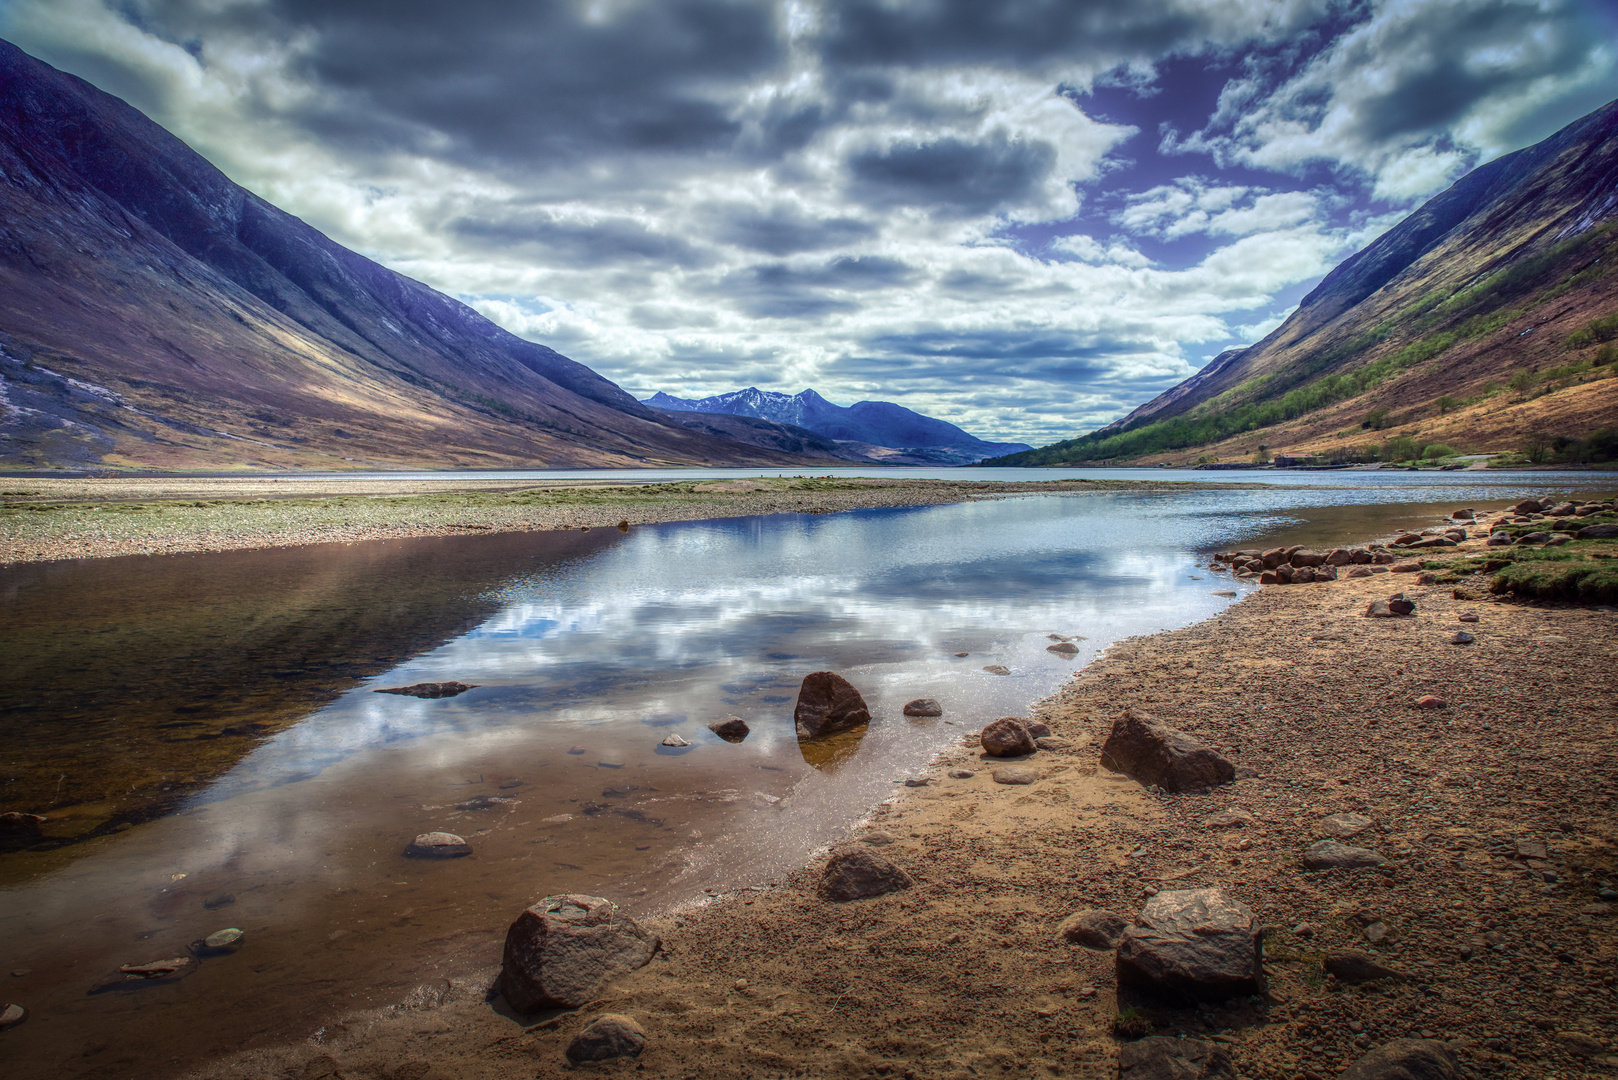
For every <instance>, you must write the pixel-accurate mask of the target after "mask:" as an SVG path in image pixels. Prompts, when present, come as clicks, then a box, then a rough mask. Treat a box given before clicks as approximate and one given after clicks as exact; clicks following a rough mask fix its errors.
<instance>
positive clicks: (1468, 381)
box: [985, 106, 1618, 465]
mask: <svg viewBox="0 0 1618 1080" xmlns="http://www.w3.org/2000/svg"><path fill="white" fill-rule="evenodd" d="M1581 125H1582V127H1581ZM1575 129H1578V130H1575ZM1615 129H1618V108H1615V107H1614V106H1608V107H1607V108H1606V109H1604V110H1601V111H1599V112H1598V113H1596V114H1592V116H1591V117H1587V118H1586V119H1585V120H1584V121H1581V122H1580V124H1579V125H1573V126H1572V127H1570V128H1569V129H1567V131H1565V132H1564V133H1561V134H1559V135H1558V136H1556V137H1553V139H1552V140H1547V142H1546V143H1545V144H1540V146H1539V147H1534V148H1530V150H1528V151H1523V152H1522V154H1523V155H1527V159H1526V160H1527V163H1529V164H1533V163H1535V162H1536V161H1537V163H1538V168H1535V169H1529V170H1523V169H1522V168H1520V166H1521V165H1522V164H1523V162H1522V161H1517V162H1513V161H1512V160H1511V159H1509V158H1508V159H1501V161H1500V162H1497V163H1495V166H1494V167H1488V174H1486V175H1481V176H1480V174H1485V170H1478V173H1475V174H1474V177H1477V178H1478V179H1477V180H1473V179H1472V178H1469V180H1471V181H1472V182H1471V184H1470V186H1464V185H1467V183H1468V182H1467V181H1463V183H1462V184H1461V185H1457V186H1456V188H1454V189H1451V192H1448V193H1446V195H1445V196H1441V197H1440V198H1439V199H1436V200H1434V202H1433V203H1432V204H1429V206H1428V207H1424V208H1422V210H1420V211H1417V213H1416V214H1413V215H1412V216H1411V218H1410V219H1409V220H1408V221H1407V222H1406V223H1405V224H1402V225H1400V226H1398V227H1396V228H1395V229H1394V230H1391V231H1390V232H1389V234H1387V236H1386V237H1384V238H1383V239H1381V240H1378V241H1377V242H1376V243H1375V244H1373V245H1372V246H1371V247H1370V248H1368V249H1366V251H1364V252H1361V253H1360V254H1359V255H1357V256H1355V258H1354V259H1351V260H1349V261H1348V262H1345V263H1344V264H1343V266H1342V267H1340V268H1339V270H1338V271H1335V272H1334V273H1333V275H1331V276H1329V277H1328V278H1327V279H1326V281H1324V282H1322V285H1321V287H1320V288H1319V289H1317V290H1316V292H1315V293H1313V294H1311V296H1310V297H1309V298H1308V299H1306V300H1305V302H1304V303H1303V304H1302V305H1300V308H1299V311H1298V312H1297V313H1295V314H1294V315H1293V316H1292V318H1290V319H1288V320H1287V323H1286V324H1284V325H1283V326H1282V327H1281V328H1280V329H1278V330H1277V331H1276V332H1275V333H1274V334H1272V335H1271V336H1270V337H1269V338H1266V339H1265V341H1263V342H1260V343H1259V344H1258V345H1255V346H1252V347H1251V348H1249V349H1246V350H1243V351H1242V352H1241V353H1239V354H1235V355H1234V356H1233V358H1232V360H1231V361H1230V362H1227V363H1216V364H1213V365H1210V366H1209V368H1208V369H1205V371H1204V372H1203V373H1199V375H1197V376H1194V377H1193V378H1192V379H1190V380H1188V381H1187V382H1186V383H1184V384H1182V385H1181V386H1180V387H1176V388H1175V389H1174V390H1171V391H1169V392H1168V393H1167V394H1164V395H1161V396H1160V397H1159V398H1158V399H1155V400H1154V401H1153V402H1151V403H1148V405H1146V406H1143V407H1142V408H1141V409H1139V410H1137V411H1136V412H1135V413H1133V414H1131V416H1130V417H1128V418H1126V419H1125V420H1124V421H1122V422H1120V423H1118V424H1114V425H1110V426H1109V427H1107V428H1103V429H1101V430H1100V431H1097V432H1093V433H1091V434H1089V435H1086V436H1084V437H1082V438H1079V439H1072V440H1068V441H1066V442H1061V443H1056V444H1054V445H1052V446H1047V447H1043V448H1041V449H1039V450H1034V451H1031V452H1028V453H1024V454H1016V455H1011V456H1008V457H1004V458H999V459H996V460H995V461H994V462H986V463H985V464H1007V465H1013V464H1015V465H1066V464H1080V463H1110V464H1118V463H1123V462H1126V461H1127V462H1131V463H1142V464H1150V463H1155V462H1171V463H1192V462H1197V461H1199V460H1203V461H1219V462H1233V461H1247V460H1265V459H1268V458H1271V457H1275V456H1281V455H1287V456H1297V457H1313V458H1315V459H1317V460H1328V461H1336V462H1341V461H1377V460H1381V461H1402V460H1409V459H1412V458H1420V457H1422V456H1423V455H1428V456H1430V457H1441V456H1444V455H1445V454H1447V453H1452V452H1461V453H1502V452H1512V451H1515V452H1520V453H1522V454H1524V455H1525V456H1527V457H1528V458H1531V459H1532V460H1535V461H1540V462H1543V461H1551V460H1559V461H1570V462H1578V461H1588V460H1613V459H1615V458H1618V383H1614V382H1608V381H1607V380H1609V379H1611V378H1612V377H1613V376H1614V375H1615V374H1618V365H1615V360H1618V219H1615V216H1614V214H1615V211H1618V193H1615V188H1618V138H1614V137H1613V136H1614V130H1615ZM1569 133H1572V135H1571V136H1570V135H1569ZM1514 166H1519V167H1514ZM1506 181H1509V183H1507V182H1506ZM1446 200H1447V205H1444V206H1439V207H1438V210H1437V211H1436V213H1435V212H1433V210H1432V208H1433V207H1434V206H1435V205H1437V204H1440V203H1443V202H1446ZM1462 200H1465V204H1464V205H1463V206H1459V207H1458V206H1457V203H1460V202H1462ZM1458 209H1460V210H1464V211H1465V212H1464V213H1459V212H1457V210H1458ZM1435 217H1436V218H1437V220H1438V227H1434V225H1433V221H1434V219H1435ZM1451 222H1453V224H1451ZM1446 225H1448V226H1449V227H1448V228H1447V229H1444V228H1443V226H1446ZM1422 230H1425V231H1422ZM1412 236H1414V237H1415V239H1416V241H1418V242H1417V243H1412V242H1411V238H1412ZM1401 245H1403V246H1404V248H1405V249H1406V250H1405V251H1403V252H1401V251H1399V248H1400V246H1401ZM1390 250H1392V251H1393V253H1394V254H1393V255H1392V256H1391V257H1390V255H1389V251H1390ZM1371 274H1375V275H1380V276H1370V275H1371Z"/></svg>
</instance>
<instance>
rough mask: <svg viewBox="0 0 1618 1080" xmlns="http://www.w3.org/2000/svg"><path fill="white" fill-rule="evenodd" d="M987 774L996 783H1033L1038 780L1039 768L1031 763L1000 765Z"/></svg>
mask: <svg viewBox="0 0 1618 1080" xmlns="http://www.w3.org/2000/svg"><path fill="white" fill-rule="evenodd" d="M989 775H990V776H992V777H993V778H994V782H995V783H997V784H1033V783H1038V781H1039V770H1038V769H1036V768H1035V767H1034V766H1032V765H1002V766H1000V767H999V768H998V769H996V770H994V772H992V773H990V774H989Z"/></svg>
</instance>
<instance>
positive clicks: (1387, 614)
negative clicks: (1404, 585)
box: [1365, 593, 1416, 619]
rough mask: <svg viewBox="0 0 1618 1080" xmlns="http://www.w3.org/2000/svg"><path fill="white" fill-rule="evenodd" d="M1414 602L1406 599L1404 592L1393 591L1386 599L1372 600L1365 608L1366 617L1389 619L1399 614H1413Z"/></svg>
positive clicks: (1414, 611)
mask: <svg viewBox="0 0 1618 1080" xmlns="http://www.w3.org/2000/svg"><path fill="white" fill-rule="evenodd" d="M1415 613H1416V602H1415V601H1414V600H1407V599H1406V598H1405V594H1404V593H1394V594H1393V595H1392V596H1390V597H1388V598H1387V599H1386V600H1373V601H1371V605H1370V606H1369V607H1367V608H1366V609H1365V615H1366V618H1370V619H1389V618H1394V617H1396V616H1400V615H1414V614H1415Z"/></svg>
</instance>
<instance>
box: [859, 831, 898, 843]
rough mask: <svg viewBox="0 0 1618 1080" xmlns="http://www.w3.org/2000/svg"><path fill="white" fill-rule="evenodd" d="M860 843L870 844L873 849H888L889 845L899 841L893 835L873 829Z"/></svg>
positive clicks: (861, 838) (862, 837)
mask: <svg viewBox="0 0 1618 1080" xmlns="http://www.w3.org/2000/svg"><path fill="white" fill-rule="evenodd" d="M860 843H862V844H870V845H871V846H872V847H887V846H888V845H889V844H895V843H898V841H897V840H896V839H895V838H894V836H893V834H892V833H885V832H883V831H882V830H881V829H872V830H871V831H870V832H868V833H866V834H864V835H863V836H861V837H860Z"/></svg>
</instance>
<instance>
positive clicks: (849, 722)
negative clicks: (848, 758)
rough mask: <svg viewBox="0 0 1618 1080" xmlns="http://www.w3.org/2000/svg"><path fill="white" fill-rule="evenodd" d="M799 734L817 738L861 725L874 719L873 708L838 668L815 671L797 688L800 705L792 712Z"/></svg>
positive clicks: (803, 737)
mask: <svg viewBox="0 0 1618 1080" xmlns="http://www.w3.org/2000/svg"><path fill="white" fill-rule="evenodd" d="M792 719H793V722H794V723H795V724H796V725H797V728H798V738H800V739H815V738H819V737H820V736H822V735H830V734H832V733H833V732H836V731H847V730H848V729H849V728H853V727H859V726H860V725H861V724H864V723H868V722H869V721H870V719H871V710H870V709H867V708H866V707H865V699H864V698H862V697H860V692H859V691H858V690H856V689H854V686H853V684H852V683H850V682H849V681H848V680H847V679H845V678H843V677H842V676H841V675H839V674H837V673H836V672H835V671H814V672H810V673H809V674H808V675H806V676H804V679H803V686H802V687H800V688H799V689H798V707H797V708H796V709H795V710H793V713H792Z"/></svg>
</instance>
